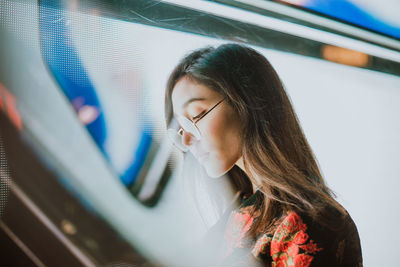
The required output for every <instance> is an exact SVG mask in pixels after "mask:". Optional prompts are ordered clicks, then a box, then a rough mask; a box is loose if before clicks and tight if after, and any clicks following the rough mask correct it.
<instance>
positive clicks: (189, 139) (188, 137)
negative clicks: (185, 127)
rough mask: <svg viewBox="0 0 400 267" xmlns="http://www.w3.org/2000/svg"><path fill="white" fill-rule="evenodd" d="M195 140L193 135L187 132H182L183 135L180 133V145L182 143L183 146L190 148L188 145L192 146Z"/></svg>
mask: <svg viewBox="0 0 400 267" xmlns="http://www.w3.org/2000/svg"><path fill="white" fill-rule="evenodd" d="M195 139H196V138H195V137H194V135H193V134H191V133H188V132H186V131H183V133H182V143H183V144H184V145H185V146H190V145H192V144H193V143H194V141H195Z"/></svg>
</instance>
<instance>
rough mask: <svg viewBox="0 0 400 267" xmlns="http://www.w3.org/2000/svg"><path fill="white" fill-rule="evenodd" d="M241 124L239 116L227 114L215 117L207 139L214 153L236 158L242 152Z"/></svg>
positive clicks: (227, 157) (232, 158)
mask: <svg viewBox="0 0 400 267" xmlns="http://www.w3.org/2000/svg"><path fill="white" fill-rule="evenodd" d="M239 127H240V124H239V123H238V118H237V117H235V116H232V115H230V114H227V115H225V116H220V117H218V118H215V119H213V121H212V123H210V127H209V128H208V129H207V130H208V131H207V133H205V134H206V137H207V138H206V139H207V141H208V144H207V145H209V146H210V148H211V149H212V150H213V152H214V153H216V154H217V155H219V156H220V157H223V159H226V160H228V161H229V160H234V159H235V158H236V157H238V154H239V153H240V143H241V136H240V130H239V129H240V128H239Z"/></svg>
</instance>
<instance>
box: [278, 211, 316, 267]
mask: <svg viewBox="0 0 400 267" xmlns="http://www.w3.org/2000/svg"><path fill="white" fill-rule="evenodd" d="M306 230H307V225H306V224H304V222H303V220H302V219H301V218H300V216H299V215H297V213H295V212H290V213H289V214H288V215H287V216H286V217H285V218H284V220H283V221H282V223H281V224H280V225H279V226H278V227H277V229H276V231H275V234H274V237H273V238H272V241H271V256H272V259H273V264H272V266H274V267H277V266H286V267H307V266H310V264H311V262H312V260H313V259H314V257H313V256H311V255H310V254H315V253H317V252H318V251H320V250H322V248H318V246H317V244H316V243H315V242H314V241H313V240H309V235H308V234H307V233H306ZM307 241H308V243H307ZM300 248H301V249H303V250H304V253H301V254H300Z"/></svg>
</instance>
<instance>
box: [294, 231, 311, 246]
mask: <svg viewBox="0 0 400 267" xmlns="http://www.w3.org/2000/svg"><path fill="white" fill-rule="evenodd" d="M307 239H308V234H307V233H306V232H305V231H299V232H297V233H296V234H295V236H294V238H293V243H295V244H304V243H305V242H306V241H307Z"/></svg>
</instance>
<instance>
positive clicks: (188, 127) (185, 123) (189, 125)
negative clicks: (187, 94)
mask: <svg viewBox="0 0 400 267" xmlns="http://www.w3.org/2000/svg"><path fill="white" fill-rule="evenodd" d="M176 120H177V121H178V123H179V124H180V126H181V127H182V128H183V130H184V131H185V132H187V133H190V134H191V135H193V136H194V138H196V140H200V132H199V130H198V129H197V127H196V126H195V125H194V124H193V122H191V121H190V120H189V119H188V118H186V117H184V116H177V117H176Z"/></svg>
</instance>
